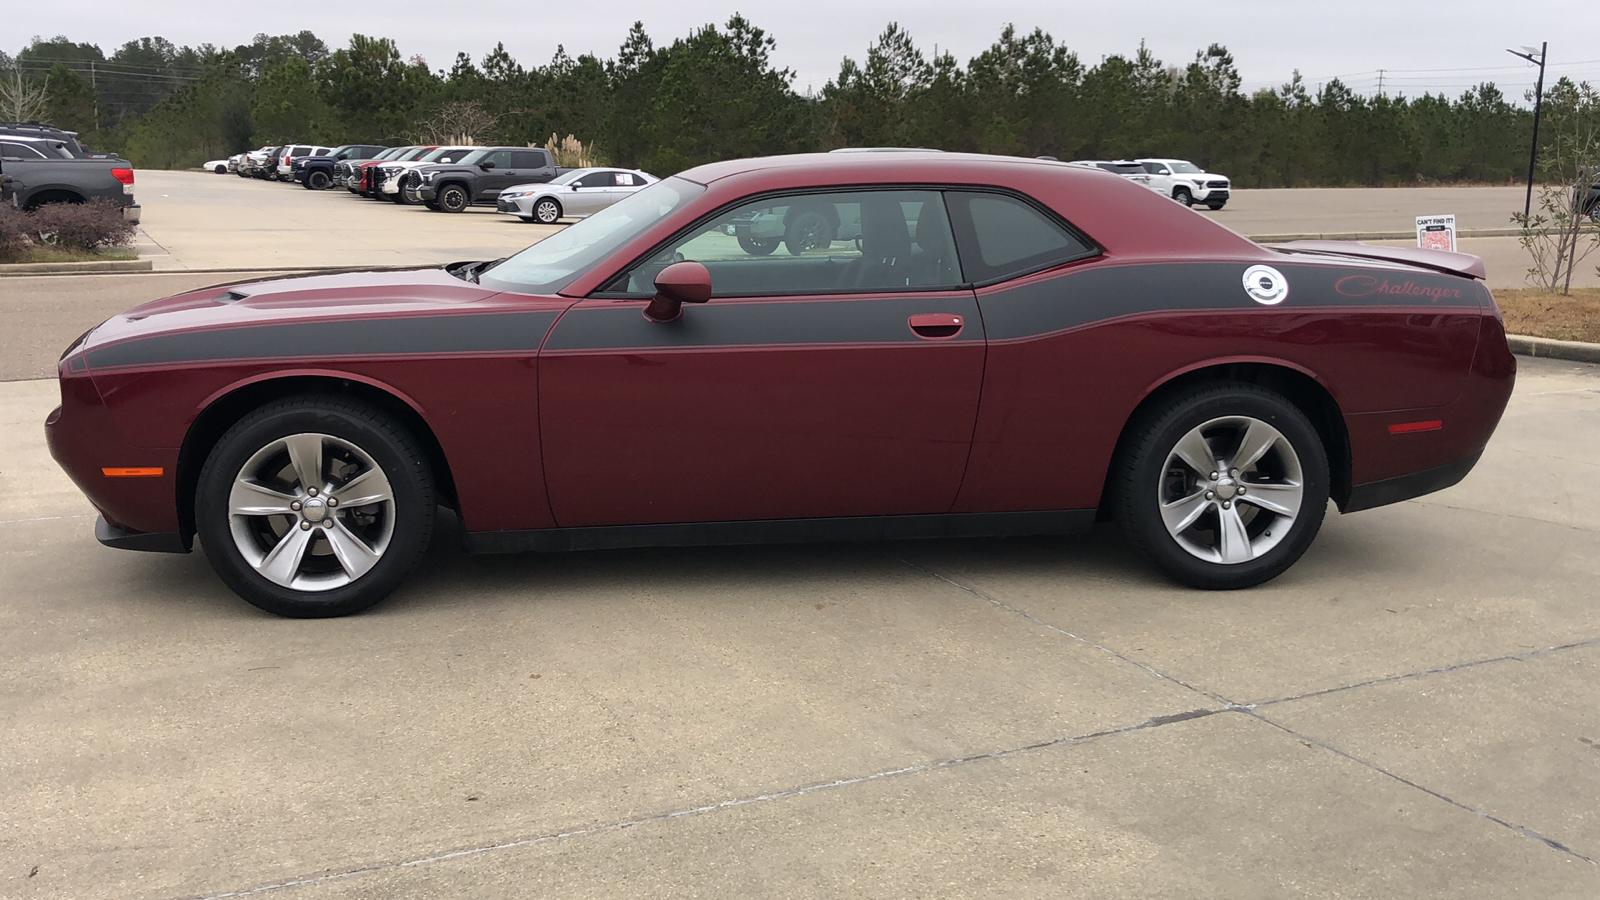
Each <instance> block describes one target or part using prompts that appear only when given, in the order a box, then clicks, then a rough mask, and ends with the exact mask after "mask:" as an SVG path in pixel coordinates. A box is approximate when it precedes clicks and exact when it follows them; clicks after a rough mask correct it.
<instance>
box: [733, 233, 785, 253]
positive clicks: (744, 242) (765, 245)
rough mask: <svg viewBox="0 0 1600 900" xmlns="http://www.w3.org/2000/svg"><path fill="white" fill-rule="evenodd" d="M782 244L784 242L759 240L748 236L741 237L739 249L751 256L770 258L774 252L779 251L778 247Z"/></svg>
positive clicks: (742, 235) (770, 239)
mask: <svg viewBox="0 0 1600 900" xmlns="http://www.w3.org/2000/svg"><path fill="white" fill-rule="evenodd" d="M781 243H783V242H782V241H780V240H778V239H777V238H758V237H751V236H750V235H748V234H741V235H739V247H740V248H741V249H743V250H744V252H746V253H748V254H750V255H751V256H768V255H770V254H771V253H772V251H774V250H776V249H778V245H779V244H781Z"/></svg>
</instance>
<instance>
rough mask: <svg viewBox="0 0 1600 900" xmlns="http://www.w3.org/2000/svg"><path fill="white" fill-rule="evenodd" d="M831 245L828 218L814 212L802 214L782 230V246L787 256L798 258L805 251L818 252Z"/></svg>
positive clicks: (831, 238)
mask: <svg viewBox="0 0 1600 900" xmlns="http://www.w3.org/2000/svg"><path fill="white" fill-rule="evenodd" d="M831 243H833V226H832V225H829V224H828V217H827V216H824V215H823V214H822V213H819V212H815V211H806V212H802V213H800V214H799V215H797V216H795V217H794V218H793V219H792V220H790V222H789V226H788V227H787V228H785V229H784V233H783V245H784V246H785V247H787V248H788V249H789V255H791V256H799V255H800V254H802V253H805V252H806V251H807V250H820V249H822V248H823V247H826V246H828V245H829V244H831Z"/></svg>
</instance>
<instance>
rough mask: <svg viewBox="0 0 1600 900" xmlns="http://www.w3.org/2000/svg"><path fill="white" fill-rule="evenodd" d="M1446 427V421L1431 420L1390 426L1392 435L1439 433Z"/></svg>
mask: <svg viewBox="0 0 1600 900" xmlns="http://www.w3.org/2000/svg"><path fill="white" fill-rule="evenodd" d="M1443 427H1444V420H1442V419H1429V420H1428V421H1426V422H1398V423H1396V424H1394V425H1390V426H1389V433H1390V434H1413V433H1415V432H1418V431H1438V430H1439V429H1441V428H1443Z"/></svg>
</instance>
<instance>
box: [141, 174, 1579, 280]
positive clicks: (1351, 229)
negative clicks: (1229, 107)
mask: <svg viewBox="0 0 1600 900" xmlns="http://www.w3.org/2000/svg"><path fill="white" fill-rule="evenodd" d="M137 183H138V197H139V200H140V203H142V204H143V206H144V220H143V222H142V225H141V234H140V246H139V252H140V255H141V256H146V257H149V258H150V259H151V260H152V261H153V265H154V266H155V269H156V271H158V272H176V271H183V270H191V271H215V270H239V269H263V268H264V269H284V268H294V267H297V266H305V267H320V266H404V265H435V264H439V263H447V262H454V261H456V260H462V259H484V258H489V259H492V258H494V257H497V256H503V255H505V254H507V253H513V252H515V251H517V250H520V249H522V248H523V247H526V246H527V245H528V244H531V243H533V242H534V241H535V240H537V239H539V238H541V237H544V236H546V235H548V234H551V233H552V232H553V231H555V230H556V228H555V227H551V226H544V225H529V224H526V223H523V222H521V221H518V220H517V219H515V218H512V217H511V216H506V215H501V214H498V213H496V212H495V211H494V210H493V209H492V208H490V207H487V206H476V207H473V208H471V209H469V210H467V211H466V212H464V213H460V214H457V215H450V214H447V213H434V212H429V211H428V210H426V209H424V208H422V207H420V206H403V207H397V206H396V205H395V204H393V203H389V202H379V201H375V200H367V199H364V198H358V197H356V196H354V195H352V194H351V193H349V192H348V191H345V190H343V189H340V188H335V189H332V190H328V191H321V192H315V191H308V190H305V189H304V188H302V187H300V186H299V185H297V184H280V183H277V182H267V181H258V180H256V179H243V178H238V177H235V176H233V175H214V174H211V173H208V172H162V171H146V170H140V171H139V173H138V178H137ZM1522 202H1523V191H1522V189H1521V188H1515V187H1489V188H1454V187H1435V188H1381V189H1365V188H1326V189H1307V190H1255V191H1250V190H1242V191H1238V192H1237V193H1236V194H1235V195H1234V198H1233V200H1232V201H1230V202H1229V204H1228V206H1227V207H1226V208H1224V209H1223V210H1221V211H1220V212H1212V211H1210V210H1207V209H1203V208H1197V211H1198V212H1200V213H1201V214H1202V215H1207V216H1211V217H1212V218H1214V219H1216V220H1217V221H1219V222H1221V223H1223V224H1224V225H1227V226H1228V227H1229V228H1232V229H1233V230H1235V231H1238V232H1239V233H1241V234H1246V235H1288V234H1323V233H1327V234H1352V233H1356V234H1361V233H1366V234H1374V233H1395V232H1402V233H1403V232H1407V231H1409V230H1410V229H1412V228H1413V227H1414V223H1415V220H1416V217H1417V216H1419V215H1435V214H1439V213H1453V214H1455V216H1456V221H1457V227H1459V228H1461V229H1463V230H1478V229H1504V228H1509V227H1511V222H1510V219H1509V217H1510V214H1511V213H1512V212H1513V211H1518V210H1521V209H1522ZM1388 243H1393V244H1395V245H1397V246H1404V245H1407V244H1409V245H1415V243H1416V242H1415V241H1398V242H1395V241H1391V242H1388ZM1460 248H1461V250H1462V251H1463V252H1466V253H1473V254H1477V255H1478V256H1481V257H1483V259H1484V263H1485V265H1486V267H1487V268H1488V271H1489V284H1490V286H1491V287H1496V288H1507V287H1522V286H1523V284H1524V280H1525V276H1526V275H1527V266H1528V264H1527V253H1526V251H1524V250H1523V249H1522V248H1521V247H1520V246H1519V245H1518V243H1517V239H1516V238H1514V237H1486V238H1464V239H1462V240H1461V242H1460ZM1573 283H1574V284H1575V285H1579V286H1585V287H1593V286H1596V285H1600V278H1597V276H1596V274H1595V272H1594V270H1593V267H1585V268H1584V270H1583V271H1580V272H1578V273H1577V275H1576V277H1575V278H1574V282H1573Z"/></svg>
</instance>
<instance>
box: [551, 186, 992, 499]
mask: <svg viewBox="0 0 1600 900" xmlns="http://www.w3.org/2000/svg"><path fill="white" fill-rule="evenodd" d="M788 202H796V203H800V202H803V203H807V204H813V203H814V204H816V205H817V206H818V207H819V208H821V207H829V208H832V209H833V211H834V214H836V215H841V216H843V215H845V214H846V213H850V214H853V215H854V216H856V217H858V218H863V221H864V228H863V235H862V239H861V241H860V242H856V241H848V242H846V241H839V242H835V243H834V244H832V245H830V246H826V247H819V248H813V249H810V250H807V251H805V252H803V253H802V254H800V255H791V254H788V253H768V254H765V255H751V254H749V253H747V252H746V251H745V250H744V249H742V247H741V245H740V243H739V242H738V240H737V239H736V238H735V237H734V235H733V233H732V231H733V228H732V223H733V222H735V221H739V220H741V217H745V216H748V215H749V214H750V213H751V212H752V211H753V210H755V209H758V208H764V207H766V206H770V205H771V203H772V201H770V200H766V201H755V202H753V203H747V204H742V205H740V206H739V207H737V208H734V209H729V210H725V211H724V212H723V213H721V214H719V215H716V216H713V217H711V218H710V219H707V220H704V221H702V222H701V223H700V224H698V225H697V226H695V227H693V228H691V229H690V230H689V231H687V232H685V233H683V234H680V236H678V237H677V238H675V239H673V240H671V241H669V242H668V243H667V244H666V245H665V246H664V247H662V248H660V249H659V250H658V251H657V252H654V253H652V254H650V255H649V256H648V257H647V258H646V259H644V260H643V261H642V262H639V263H637V264H635V265H634V267H633V268H631V269H630V270H628V271H626V272H624V273H622V274H621V275H619V276H618V277H617V278H615V279H613V280H612V281H611V282H610V283H608V284H607V285H606V286H605V289H604V290H602V291H600V292H597V293H596V294H595V295H592V296H590V297H589V298H587V299H585V300H583V301H581V302H579V303H577V304H575V305H574V306H573V307H572V308H570V309H569V310H568V311H567V312H566V313H565V314H564V315H563V316H562V318H561V320H560V321H559V322H557V324H556V326H555V328H554V330H553V331H552V332H551V334H550V336H549V338H548V340H547V341H546V344H545V347H544V349H543V350H542V351H541V353H540V360H539V382H540V431H541V435H542V438H541V441H542V444H543V453H544V458H545V465H546V469H545V472H546V482H547V485H548V489H549V493H550V500H551V504H552V509H553V512H554V514H555V518H556V521H557V522H558V524H560V525H562V526H603V525H628V524H661V523H676V522H717V521H750V520H769V519H802V518H828V517H841V516H880V515H912V514H931V513H945V512H948V511H949V510H950V507H951V505H952V503H953V502H954V500H955V497H956V492H957V491H958V489H959V487H960V484H961V479H962V475H963V472H964V471H965V468H966V460H967V452H968V447H969V444H970V441H971V435H972V428H973V425H974V422H975V420H976V416H977V407H978V396H979V391H980V388H981V385H982V380H983V366H984V355H985V341H984V335H983V328H982V322H981V320H980V319H979V316H978V314H977V312H978V310H977V302H976V299H975V297H974V295H973V292H972V291H971V290H970V289H969V288H967V287H965V286H964V280H963V278H962V275H961V271H960V266H959V263H958V261H957V260H956V256H955V251H954V242H953V240H952V238H951V234H950V227H949V220H948V217H947V213H946V212H945V208H944V202H943V199H942V198H941V196H940V195H939V193H938V192H936V191H927V190H921V191H912V190H864V191H851V192H840V193H826V194H818V195H815V196H811V197H804V198H789V200H788ZM679 259H692V260H697V261H700V262H701V263H703V264H704V265H705V266H706V268H707V270H708V271H710V273H711V281H712V288H713V296H712V299H711V300H710V302H708V303H705V304H703V305H696V306H693V307H692V308H689V309H686V310H685V311H684V314H683V315H682V317H681V318H679V319H678V320H676V321H674V322H670V323H665V324H660V323H655V322H651V321H649V320H646V319H645V318H644V317H643V315H642V311H643V308H644V306H645V304H646V302H647V299H648V298H649V297H650V296H651V295H652V293H653V288H652V284H653V282H654V277H655V274H656V273H658V272H659V271H660V270H661V269H662V268H664V267H665V266H667V265H669V264H671V263H672V262H673V261H675V260H679Z"/></svg>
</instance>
